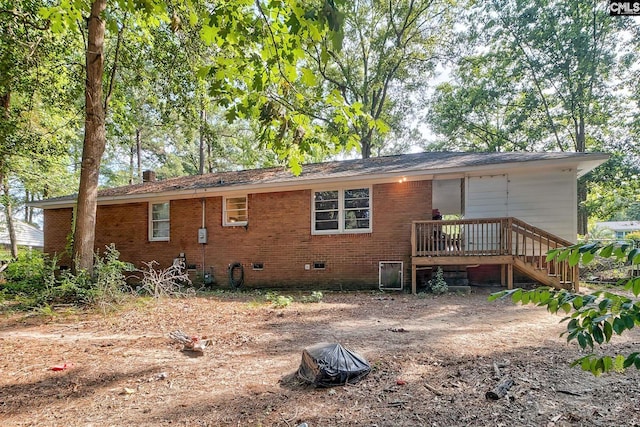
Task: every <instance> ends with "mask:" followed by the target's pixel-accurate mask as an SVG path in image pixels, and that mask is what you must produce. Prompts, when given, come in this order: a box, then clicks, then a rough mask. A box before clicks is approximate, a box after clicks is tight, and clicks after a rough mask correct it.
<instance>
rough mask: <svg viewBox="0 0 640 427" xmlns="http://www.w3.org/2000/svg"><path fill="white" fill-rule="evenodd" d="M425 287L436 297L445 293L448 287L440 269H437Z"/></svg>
mask: <svg viewBox="0 0 640 427" xmlns="http://www.w3.org/2000/svg"><path fill="white" fill-rule="evenodd" d="M427 287H428V288H429V289H431V292H433V293H434V294H437V295H439V294H444V293H447V291H448V290H449V286H448V285H447V282H445V280H444V277H443V275H442V268H440V267H438V269H437V270H436V272H435V274H434V275H433V277H432V278H431V280H429V281H428V282H427Z"/></svg>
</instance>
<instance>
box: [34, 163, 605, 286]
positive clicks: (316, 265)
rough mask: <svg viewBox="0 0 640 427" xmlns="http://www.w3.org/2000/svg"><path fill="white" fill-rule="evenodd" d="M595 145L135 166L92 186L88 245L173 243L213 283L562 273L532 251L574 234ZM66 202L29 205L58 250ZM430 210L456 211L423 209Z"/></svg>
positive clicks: (138, 259)
mask: <svg viewBox="0 0 640 427" xmlns="http://www.w3.org/2000/svg"><path fill="white" fill-rule="evenodd" d="M607 158H608V157H607V156H606V155H603V154H585V153H525V152H521V153H420V154H406V155H397V156H388V157H377V158H371V159H365V160H346V161H336V162H327V163H318V164H310V165H305V166H304V167H303V170H302V173H301V174H300V175H299V176H294V175H292V174H291V173H290V172H289V171H287V170H284V169H282V168H270V169H257V170H245V171H237V172H223V173H213V174H205V175H198V176H188V177H181V178H173V179H167V180H163V181H155V180H153V175H152V174H147V178H151V179H150V181H151V182H144V183H142V184H137V185H130V186H125V187H118V188H110V189H105V190H101V191H100V192H99V196H98V205H99V206H98V212H97V224H96V243H95V247H96V249H98V250H103V249H104V247H105V245H109V244H110V243H114V244H115V245H116V248H117V249H118V250H119V251H120V253H121V258H122V259H123V260H126V261H130V262H133V263H135V264H138V265H140V264H141V263H142V262H148V261H151V260H156V261H158V262H159V263H160V266H168V265H170V264H171V263H172V262H173V260H174V259H175V258H178V257H180V256H184V257H185V258H186V260H187V264H188V265H189V266H190V267H192V268H194V267H195V268H196V269H197V270H198V271H199V272H201V273H211V272H212V273H213V275H214V277H215V279H217V281H218V283H225V282H226V281H227V280H228V279H227V274H228V266H229V265H230V264H232V263H239V264H241V265H242V266H243V268H244V281H245V285H246V286H248V287H279V288H283V287H284V288H286V287H288V288H291V289H301V288H302V289H305V288H321V289H328V288H334V289H336V288H337V289H347V288H376V287H378V285H379V284H380V283H379V282H380V281H381V280H383V281H384V282H385V283H383V287H392V288H405V287H406V286H407V285H408V284H409V283H412V282H413V283H412V289H413V291H414V292H415V290H416V288H417V286H418V283H417V282H419V281H420V279H421V275H423V274H424V271H423V270H429V269H432V268H434V266H437V265H462V266H463V267H467V266H479V265H484V264H492V265H497V266H502V268H501V269H500V267H498V269H497V270H496V272H494V275H493V276H492V280H496V278H497V280H500V279H502V282H503V283H505V281H506V282H507V283H508V285H509V286H510V285H511V283H512V280H513V279H512V277H513V268H514V267H515V268H516V269H518V270H521V271H523V272H525V273H526V272H527V271H528V273H526V274H528V275H529V277H532V278H534V279H536V280H541V281H543V282H544V281H545V280H546V279H545V278H546V277H547V276H549V277H551V276H555V277H556V278H554V279H553V280H555V282H552V283H551V284H554V285H556V286H562V285H563V283H562V282H563V281H567V280H568V279H567V278H566V277H565V278H563V277H560V276H559V273H557V272H555V271H551V268H552V267H553V266H551V267H549V266H547V265H542V264H543V263H544V261H541V258H543V256H541V255H540V252H541V251H543V250H544V252H545V253H546V248H547V247H551V246H553V245H556V244H560V245H562V244H566V243H573V242H575V240H576V229H577V226H576V222H577V219H576V218H577V212H576V210H577V207H576V206H577V185H576V182H577V179H578V178H579V177H580V176H582V175H584V174H585V173H587V172H589V171H590V170H592V169H593V168H595V167H596V166H598V165H599V164H601V163H603V162H604V161H606V159H607ZM75 201H76V200H75V197H73V196H69V197H61V198H55V199H48V200H44V201H41V202H35V203H34V204H33V205H34V206H37V207H41V208H43V209H44V231H45V252H47V253H50V254H53V253H58V254H62V253H63V252H64V249H65V245H66V242H67V236H68V235H69V234H70V233H71V224H72V211H73V206H74V203H75ZM435 209H439V211H440V212H441V213H442V214H443V215H445V216H446V215H448V214H457V215H460V216H461V217H462V218H463V219H462V220H457V221H432V211H434V210H435ZM514 218H516V219H514ZM436 233H437V237H434V236H436ZM545 239H546V240H545ZM549 239H551V240H549ZM543 241H544V243H543ZM433 242H436V243H435V244H434V243H433ZM550 242H551V243H550ZM543 246H544V247H543ZM536 257H537V258H536ZM62 262H63V263H65V262H67V263H68V262H69V260H68V259H67V260H63V261H62ZM533 263H538V265H536V266H530V264H533ZM556 267H557V266H556ZM542 268H546V270H545V275H544V277H543V275H542V274H541V273H539V270H541V269H542ZM553 268H555V267H553ZM468 270H469V271H470V272H471V271H472V270H473V268H472V267H470V268H469V269H468ZM536 272H537V273H536ZM409 273H411V274H409ZM496 274H497V276H496ZM471 276H473V274H471ZM543 279H544V280H543ZM556 282H557V283H556Z"/></svg>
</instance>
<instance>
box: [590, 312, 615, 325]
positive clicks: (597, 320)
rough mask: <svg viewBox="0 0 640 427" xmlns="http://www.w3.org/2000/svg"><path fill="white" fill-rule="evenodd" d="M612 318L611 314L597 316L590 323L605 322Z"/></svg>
mask: <svg viewBox="0 0 640 427" xmlns="http://www.w3.org/2000/svg"><path fill="white" fill-rule="evenodd" d="M611 316H612V314H610V313H608V314H603V315H602V316H598V317H596V318H594V319H593V320H591V322H592V323H600V322H602V321H604V320H607V319H608V318H610V317H611Z"/></svg>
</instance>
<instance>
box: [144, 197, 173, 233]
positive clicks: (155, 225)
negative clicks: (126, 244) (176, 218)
mask: <svg viewBox="0 0 640 427" xmlns="http://www.w3.org/2000/svg"><path fill="white" fill-rule="evenodd" d="M169 230H170V222H169V202H162V203H149V240H151V241H168V240H169Z"/></svg>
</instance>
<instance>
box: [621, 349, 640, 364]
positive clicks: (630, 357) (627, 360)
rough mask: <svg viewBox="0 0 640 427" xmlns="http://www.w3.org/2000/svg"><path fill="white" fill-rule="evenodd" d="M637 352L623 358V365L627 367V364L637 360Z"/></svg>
mask: <svg viewBox="0 0 640 427" xmlns="http://www.w3.org/2000/svg"><path fill="white" fill-rule="evenodd" d="M638 354H640V353H637V352H635V353H631V354H630V355H628V356H627V358H626V359H625V360H624V364H623V367H624V368H628V367H629V366H631V365H633V364H635V362H636V360H638Z"/></svg>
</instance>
